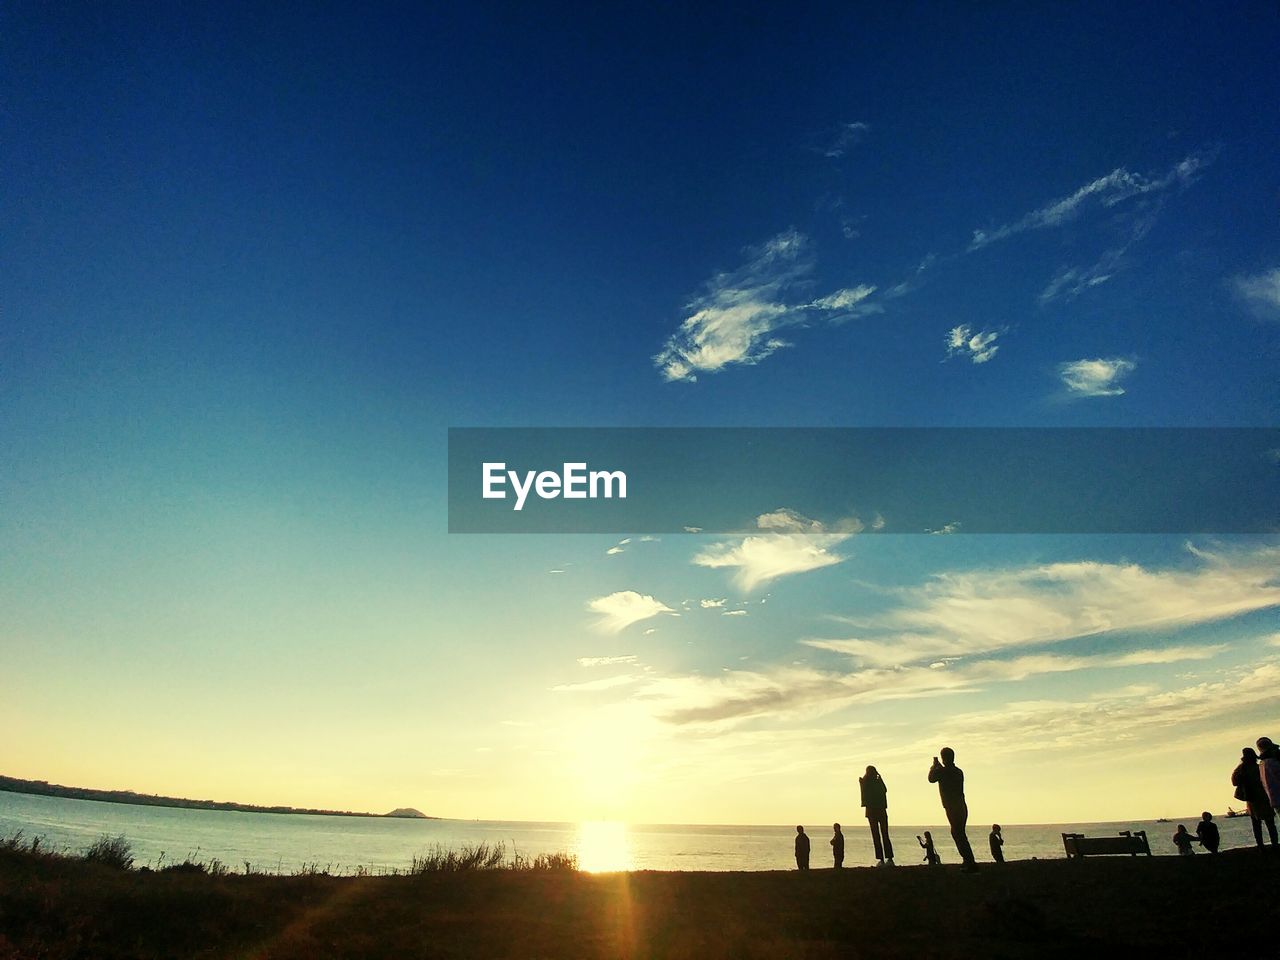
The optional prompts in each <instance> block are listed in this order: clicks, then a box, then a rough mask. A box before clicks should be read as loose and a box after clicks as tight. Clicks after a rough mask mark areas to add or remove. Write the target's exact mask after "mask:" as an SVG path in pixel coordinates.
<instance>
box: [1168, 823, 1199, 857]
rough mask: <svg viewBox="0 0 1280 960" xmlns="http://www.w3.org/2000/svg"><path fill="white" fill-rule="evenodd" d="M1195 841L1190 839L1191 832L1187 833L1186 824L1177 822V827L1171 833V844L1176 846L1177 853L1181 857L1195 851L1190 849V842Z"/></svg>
mask: <svg viewBox="0 0 1280 960" xmlns="http://www.w3.org/2000/svg"><path fill="white" fill-rule="evenodd" d="M1193 843H1195V841H1194V840H1192V839H1191V834H1189V833H1187V825H1186V824H1185V823H1180V824H1178V829H1177V830H1176V831H1174V834H1173V845H1174V846H1175V847H1177V848H1178V855H1179V856H1181V857H1189V856H1191V855H1192V854H1194V853H1195V851H1194V850H1192V849H1191V844H1193Z"/></svg>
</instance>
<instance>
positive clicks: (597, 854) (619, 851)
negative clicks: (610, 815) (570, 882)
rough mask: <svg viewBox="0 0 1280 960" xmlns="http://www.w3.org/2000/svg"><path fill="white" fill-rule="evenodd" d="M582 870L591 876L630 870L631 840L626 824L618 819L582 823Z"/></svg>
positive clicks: (579, 830)
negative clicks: (592, 874) (591, 874)
mask: <svg viewBox="0 0 1280 960" xmlns="http://www.w3.org/2000/svg"><path fill="white" fill-rule="evenodd" d="M578 867H579V868H580V869H582V870H585V871H587V872H588V873H613V872H616V871H620V870H630V869H631V868H632V864H631V840H630V838H629V837H628V836H627V827H626V824H623V823H619V822H618V821H616V820H588V821H585V822H583V823H580V824H578Z"/></svg>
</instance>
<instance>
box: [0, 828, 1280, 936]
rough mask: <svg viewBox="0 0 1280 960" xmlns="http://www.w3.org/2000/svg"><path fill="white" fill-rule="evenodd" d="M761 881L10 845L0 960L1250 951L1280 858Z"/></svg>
mask: <svg viewBox="0 0 1280 960" xmlns="http://www.w3.org/2000/svg"><path fill="white" fill-rule="evenodd" d="M1269 854H1270V851H1268V852H1267V853H1265V854H1264V853H1259V852H1257V851H1252V850H1241V851H1232V852H1229V853H1224V854H1221V855H1219V856H1216V857H1211V856H1208V855H1198V856H1195V857H1191V858H1177V857H1153V858H1146V857H1140V858H1137V859H1130V858H1127V857H1125V858H1109V859H1108V858H1099V859H1096V860H1086V861H1084V862H1068V861H1063V860H1052V861H1020V862H1013V863H1008V864H1005V865H1004V866H1003V867H998V866H995V865H989V866H986V867H984V868H983V869H982V870H981V871H980V872H979V873H978V874H976V875H972V876H969V875H963V874H961V873H960V872H959V870H958V868H955V867H940V868H935V869H925V868H912V869H905V868H904V869H898V870H874V869H868V868H853V869H846V870H841V871H835V870H829V869H828V870H814V871H811V872H810V873H808V874H800V873H798V872H794V871H791V872H785V871H761V872H755V873H693V872H690V873H667V872H634V873H620V874H588V873H581V872H578V871H576V870H572V869H544V870H529V869H523V870H520V869H470V870H461V871H444V870H435V871H424V872H422V873H420V874H418V875H412V876H410V875H401V876H364V877H361V876H356V877H332V876H327V875H324V874H316V873H313V874H298V875H294V876H279V875H264V874H256V873H250V874H248V875H246V874H239V873H234V874H233V873H222V874H210V873H208V872H206V871H202V870H182V869H171V870H166V871H152V870H131V869H121V868H120V867H118V866H113V865H111V864H109V863H105V862H99V861H92V860H86V859H84V858H72V857H68V856H65V855H57V854H47V853H43V852H39V851H37V852H35V853H33V852H31V851H30V850H29V849H23V848H21V847H19V846H11V847H9V848H7V849H0V960H17V958H26V957H41V958H48V960H61V958H68V960H70V958H81V957H84V958H89V957H93V958H108V960H109V958H126V957H128V958H137V960H150V958H161V957H174V958H188V957H190V958H222V957H227V958H230V957H236V958H262V960H266V958H271V960H292V958H310V957H333V958H382V957H387V958H390V957H398V958H400V957H450V958H454V957H456V958H469V957H486V958H487V957H512V958H514V957H601V958H605V957H672V958H690V960H692V958H720V957H723V958H730V957H761V958H763V957H804V958H818V957H824V958H825V957H895V958H897V957H920V956H937V957H975V956H981V957H1056V956H1062V957H1067V956H1073V957H1075V956H1080V955H1081V953H1082V952H1084V951H1088V950H1094V951H1108V952H1110V951H1114V950H1117V949H1123V950H1125V951H1126V954H1127V955H1128V956H1134V955H1139V956H1142V955H1159V956H1161V957H1166V958H1167V957H1178V956H1192V955H1195V956H1200V957H1203V956H1222V955H1227V954H1231V953H1239V954H1240V955H1244V956H1250V955H1254V953H1255V952H1256V950H1257V949H1258V947H1259V945H1260V944H1265V943H1267V942H1270V938H1271V937H1272V936H1273V933H1274V932H1273V930H1272V927H1273V925H1274V920H1273V919H1272V917H1273V914H1274V906H1273V903H1274V897H1273V893H1272V891H1273V889H1274V885H1275V883H1276V880H1277V879H1280V857H1276V856H1271V855H1269Z"/></svg>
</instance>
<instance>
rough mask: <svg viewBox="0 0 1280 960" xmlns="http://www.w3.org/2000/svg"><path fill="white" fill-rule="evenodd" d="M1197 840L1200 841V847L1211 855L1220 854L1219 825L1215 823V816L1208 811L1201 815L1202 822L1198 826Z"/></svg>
mask: <svg viewBox="0 0 1280 960" xmlns="http://www.w3.org/2000/svg"><path fill="white" fill-rule="evenodd" d="M1196 838H1197V839H1198V840H1199V841H1200V846H1202V847H1204V848H1205V849H1206V850H1208V851H1209V852H1210V853H1217V852H1218V844H1219V843H1220V842H1221V838H1220V837H1219V836H1218V825H1217V824H1216V823H1214V822H1213V814H1212V813H1210V812H1209V811H1208V810H1206V811H1205V812H1204V813H1202V814H1200V822H1199V823H1197V824H1196Z"/></svg>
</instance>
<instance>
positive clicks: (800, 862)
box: [796, 826, 809, 870]
mask: <svg viewBox="0 0 1280 960" xmlns="http://www.w3.org/2000/svg"><path fill="white" fill-rule="evenodd" d="M796 869H798V870H808V869H809V835H808V834H807V833H805V832H804V827H799V826H798V827H796Z"/></svg>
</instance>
